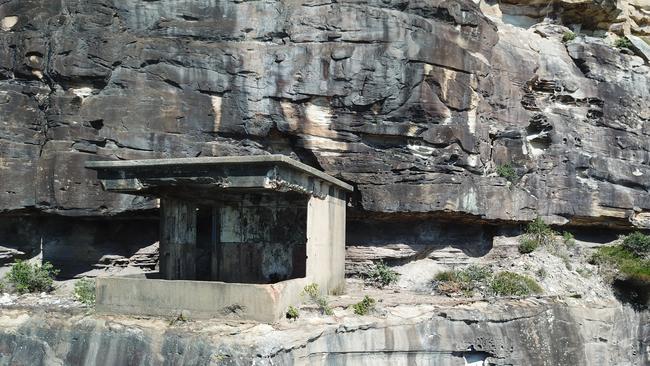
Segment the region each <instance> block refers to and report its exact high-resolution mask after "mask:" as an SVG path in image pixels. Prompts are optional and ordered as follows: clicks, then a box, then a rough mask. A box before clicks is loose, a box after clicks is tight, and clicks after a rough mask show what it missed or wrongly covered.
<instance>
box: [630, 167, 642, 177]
mask: <svg viewBox="0 0 650 366" xmlns="http://www.w3.org/2000/svg"><path fill="white" fill-rule="evenodd" d="M632 175H633V176H635V177H640V176H642V175H643V172H641V171H640V170H639V168H636V169H634V171H633V172H632Z"/></svg>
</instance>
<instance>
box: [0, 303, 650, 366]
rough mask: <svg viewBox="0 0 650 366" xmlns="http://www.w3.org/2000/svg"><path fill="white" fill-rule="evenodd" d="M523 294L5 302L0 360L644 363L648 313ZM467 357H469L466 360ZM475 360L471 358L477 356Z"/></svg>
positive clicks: (34, 362)
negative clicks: (122, 311) (212, 309)
mask: <svg viewBox="0 0 650 366" xmlns="http://www.w3.org/2000/svg"><path fill="white" fill-rule="evenodd" d="M592 305H593V306H591V307H590V308H589V309H588V310H586V309H585V308H583V307H582V306H576V305H575V304H574V305H571V304H566V303H556V302H552V301H542V300H528V301H519V302H516V301H513V302H507V301H505V302H500V303H495V304H488V303H478V304H474V305H471V306H460V307H458V306H456V307H454V308H446V307H437V308H436V307H431V306H400V307H397V308H393V309H391V310H390V314H389V315H387V316H386V317H384V318H383V319H381V320H378V319H374V318H372V317H362V318H359V317H356V319H355V318H351V319H342V318H339V320H338V321H337V322H331V321H324V320H323V319H320V320H318V319H310V320H302V319H299V320H298V321H297V322H295V323H288V322H284V323H282V324H277V325H274V326H270V325H264V324H261V325H253V324H236V323H235V324H227V323H225V324H224V323H223V322H221V323H218V324H209V323H208V324H205V323H200V322H198V323H197V322H189V323H186V324H183V323H180V324H176V325H170V324H168V323H167V322H166V321H161V320H147V319H141V320H136V319H120V318H108V317H101V316H87V315H82V314H62V313H59V314H57V313H56V312H49V313H47V316H46V315H45V314H41V315H38V314H34V313H31V314H30V313H29V312H28V311H25V310H20V309H18V310H4V312H3V316H1V317H0V324H2V327H0V364H2V365H16V364H24V365H39V364H40V365H53V364H68V365H251V364H254V365H306V364H310V365H431V364H435V365H443V366H453V365H468V364H477V365H478V364H481V365H482V364H483V362H484V361H485V362H488V363H489V364H490V365H567V366H568V365H593V364H607V365H644V364H647V362H648V361H649V358H648V357H649V356H650V354H648V350H647V349H646V348H645V346H644V345H647V344H648V343H647V342H648V339H649V338H650V328H649V327H648V324H650V322H649V320H650V319H648V313H647V312H645V313H635V312H633V311H632V310H631V309H629V308H621V307H618V306H616V305H613V304H609V305H608V304H592ZM472 362H475V363H472ZM479 362H480V363H479Z"/></svg>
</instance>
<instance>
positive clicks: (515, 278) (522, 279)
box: [490, 272, 542, 296]
mask: <svg viewBox="0 0 650 366" xmlns="http://www.w3.org/2000/svg"><path fill="white" fill-rule="evenodd" d="M490 289H491V290H492V292H493V293H494V294H495V295H502V296H528V295H531V294H537V293H541V292H542V288H541V287H540V286H539V285H538V284H537V282H536V281H535V280H534V279H532V278H530V277H528V276H524V275H520V274H517V273H513V272H499V273H497V274H496V275H495V276H494V278H493V279H492V281H491V282H490Z"/></svg>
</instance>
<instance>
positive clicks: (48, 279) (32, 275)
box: [6, 260, 59, 294]
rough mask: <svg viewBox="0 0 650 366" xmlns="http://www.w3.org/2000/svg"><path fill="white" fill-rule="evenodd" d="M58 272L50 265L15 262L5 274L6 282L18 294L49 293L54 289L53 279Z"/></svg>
mask: <svg viewBox="0 0 650 366" xmlns="http://www.w3.org/2000/svg"><path fill="white" fill-rule="evenodd" d="M58 273H59V270H57V269H54V267H53V266H52V264H51V263H49V262H45V263H43V265H40V266H39V265H38V264H33V265H32V264H30V263H29V262H25V261H21V260H17V261H16V262H15V263H14V265H13V266H12V267H11V270H9V273H8V274H7V277H6V279H7V282H8V283H9V284H10V285H11V286H12V287H13V289H14V291H16V292H18V293H19V294H24V293H27V292H43V291H45V292H49V291H52V290H53V289H54V287H53V284H54V277H55V276H56V275H57V274H58Z"/></svg>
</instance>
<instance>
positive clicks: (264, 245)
mask: <svg viewBox="0 0 650 366" xmlns="http://www.w3.org/2000/svg"><path fill="white" fill-rule="evenodd" d="M220 198H221V199H220V200H219V201H215V202H212V203H210V204H202V205H199V206H198V208H197V236H196V240H197V245H196V258H197V259H196V271H197V279H198V280H204V281H208V280H211V281H222V282H236V283H264V284H266V283H276V282H279V281H284V280H288V279H293V278H302V277H305V271H306V262H307V250H306V249H307V248H306V243H307V202H308V197H306V196H304V195H299V194H295V193H243V194H237V195H235V194H232V195H222V197H220Z"/></svg>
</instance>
